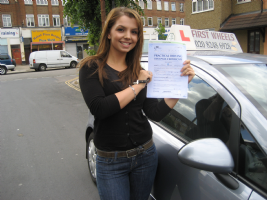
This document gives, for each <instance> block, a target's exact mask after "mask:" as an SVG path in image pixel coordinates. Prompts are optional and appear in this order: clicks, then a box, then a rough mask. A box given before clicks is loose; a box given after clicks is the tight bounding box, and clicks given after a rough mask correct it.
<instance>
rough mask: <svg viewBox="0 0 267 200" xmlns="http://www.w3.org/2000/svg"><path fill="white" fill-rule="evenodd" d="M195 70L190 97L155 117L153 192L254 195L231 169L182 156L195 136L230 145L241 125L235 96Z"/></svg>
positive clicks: (158, 195) (217, 197) (217, 198)
mask: <svg viewBox="0 0 267 200" xmlns="http://www.w3.org/2000/svg"><path fill="white" fill-rule="evenodd" d="M194 69H195V72H196V76H195V77H194V79H193V80H192V81H191V82H190V84H189V91H188V98H187V99H180V100H179V101H178V103H177V104H176V105H175V107H174V109H173V110H172V111H171V112H170V113H169V114H168V115H167V116H166V117H165V118H164V119H163V120H162V121H161V122H159V123H156V122H151V125H152V128H153V138H154V141H155V144H156V147H157V150H158V154H159V165H158V171H157V175H156V180H155V183H154V186H153V192H152V193H153V196H154V197H155V199H157V200H159V199H162V200H163V199H164V200H168V199H182V200H188V199H190V200H193V199H197V200H201V199H203V200H209V199H210V200H225V199H229V200H235V199H249V197H250V195H251V193H252V189H251V188H250V187H248V186H247V185H246V184H244V183H243V182H241V181H240V180H238V179H237V178H236V177H234V176H233V175H232V174H226V175H221V174H215V173H213V172H208V171H204V170H199V169H195V168H192V167H189V166H187V165H184V164H182V163H181V162H180V161H179V159H178V157H177V153H178V151H179V150H180V149H181V148H182V146H183V145H185V144H187V143H188V142H190V141H193V140H197V139H201V138H210V137H211V138H219V139H221V140H222V141H223V142H224V143H225V144H226V146H228V145H229V140H231V137H232V136H231V135H233V134H238V131H239V130H238V128H237V126H235V125H236V124H240V113H241V109H240V106H239V104H238V102H237V101H236V99H235V98H234V97H233V96H232V95H231V94H230V93H229V91H228V90H226V89H225V88H224V86H222V85H221V84H220V83H219V82H218V81H217V80H215V79H214V78H213V77H211V76H210V75H209V74H207V73H205V72H204V71H202V70H200V69H198V68H194ZM230 151H231V150H230ZM231 153H232V154H233V153H234V152H231ZM233 174H234V173H233ZM222 177H223V178H225V180H224V181H223V180H222ZM233 183H235V184H233ZM236 186H237V187H236Z"/></svg>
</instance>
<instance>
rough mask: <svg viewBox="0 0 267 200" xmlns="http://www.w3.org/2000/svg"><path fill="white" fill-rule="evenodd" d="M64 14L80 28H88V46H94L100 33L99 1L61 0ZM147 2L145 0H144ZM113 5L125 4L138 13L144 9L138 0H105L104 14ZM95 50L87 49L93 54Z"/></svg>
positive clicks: (142, 12)
mask: <svg viewBox="0 0 267 200" xmlns="http://www.w3.org/2000/svg"><path fill="white" fill-rule="evenodd" d="M63 2H64V4H65V5H64V16H68V17H69V18H70V23H71V24H72V25H73V24H78V25H79V27H80V28H82V29H84V30H88V43H89V45H90V46H96V45H98V43H99V39H100V35H101V30H102V26H101V24H102V23H101V1H100V0H63ZM144 3H145V4H147V1H146V0H144ZM112 4H113V5H114V6H115V7H119V6H125V7H131V8H132V9H135V10H136V11H137V12H138V13H139V14H140V15H144V11H143V10H142V9H141V7H140V6H139V5H138V0H105V11H106V15H107V14H108V13H109V12H110V10H111V9H112ZM95 50H96V49H94V50H89V51H88V53H89V55H93V54H95Z"/></svg>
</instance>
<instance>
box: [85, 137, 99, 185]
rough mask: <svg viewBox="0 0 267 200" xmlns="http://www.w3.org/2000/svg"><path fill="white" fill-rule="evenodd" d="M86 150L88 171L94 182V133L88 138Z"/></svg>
mask: <svg viewBox="0 0 267 200" xmlns="http://www.w3.org/2000/svg"><path fill="white" fill-rule="evenodd" d="M87 152H88V158H87V160H88V168H89V173H90V176H91V178H92V181H93V182H94V183H95V184H96V156H97V154H96V147H95V144H94V133H91V134H90V136H89V138H88V145H87Z"/></svg>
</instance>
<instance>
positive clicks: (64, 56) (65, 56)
mask: <svg viewBox="0 0 267 200" xmlns="http://www.w3.org/2000/svg"><path fill="white" fill-rule="evenodd" d="M60 55H61V65H62V66H63V67H69V66H70V62H71V61H72V56H71V55H70V54H69V53H68V52H66V51H60Z"/></svg>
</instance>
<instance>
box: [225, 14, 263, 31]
mask: <svg viewBox="0 0 267 200" xmlns="http://www.w3.org/2000/svg"><path fill="white" fill-rule="evenodd" d="M264 27H267V11H266V10H265V11H264V12H262V13H261V12H257V13H245V14H239V15H232V16H230V17H229V18H228V19H226V20H225V22H224V23H223V24H222V25H221V28H220V31H233V30H242V29H250V28H264Z"/></svg>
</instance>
